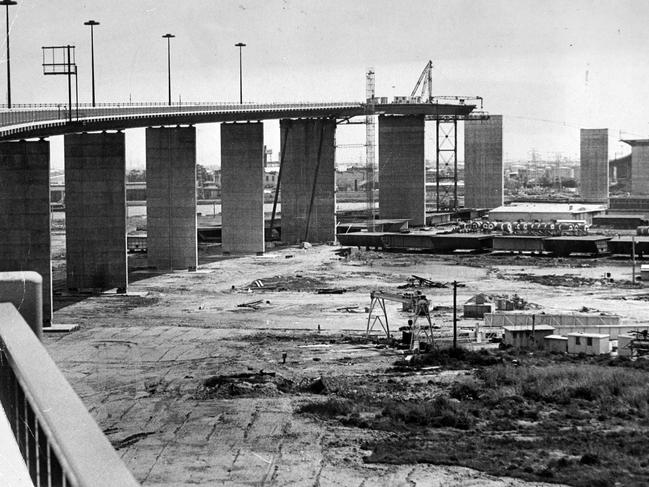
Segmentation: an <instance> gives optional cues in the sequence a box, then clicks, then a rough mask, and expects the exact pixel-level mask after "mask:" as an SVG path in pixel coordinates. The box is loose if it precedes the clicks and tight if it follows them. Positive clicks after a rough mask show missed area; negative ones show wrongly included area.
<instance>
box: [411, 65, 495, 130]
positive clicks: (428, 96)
mask: <svg viewBox="0 0 649 487" xmlns="http://www.w3.org/2000/svg"><path fill="white" fill-rule="evenodd" d="M410 97H411V98H414V97H418V98H419V99H420V100H421V102H422V103H439V102H440V101H444V102H448V101H457V102H458V104H460V105H464V104H465V103H466V102H467V101H469V102H470V103H473V102H479V103H480V109H481V110H482V108H483V103H482V97H481V96H456V95H451V96H448V95H445V96H433V61H428V62H427V63H426V66H424V70H423V71H422V72H421V74H420V75H419V79H418V80H417V84H416V85H415V87H414V88H413V90H412V93H411V94H410ZM486 118H488V117H486ZM481 119H485V118H481Z"/></svg>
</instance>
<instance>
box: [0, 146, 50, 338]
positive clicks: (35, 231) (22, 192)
mask: <svg viewBox="0 0 649 487" xmlns="http://www.w3.org/2000/svg"><path fill="white" fill-rule="evenodd" d="M0 236H1V237H0V272H8V271H35V272H38V273H39V274H40V275H41V277H42V278H43V323H44V324H45V325H46V326H47V325H49V323H50V322H51V320H52V264H51V260H50V254H51V246H50V143H49V142H47V141H45V140H40V141H38V142H25V141H21V142H4V143H1V144H0Z"/></svg>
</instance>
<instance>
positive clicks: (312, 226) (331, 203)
mask: <svg viewBox="0 0 649 487" xmlns="http://www.w3.org/2000/svg"><path fill="white" fill-rule="evenodd" d="M335 136H336V121H335V120H330V119H305V120H288V119H285V120H280V140H281V151H282V165H283V167H282V181H281V186H280V190H281V196H282V241H284V242H287V243H298V242H302V241H308V242H327V241H333V240H335V238H336V215H335V212H336V194H335V185H336V184H335V171H336V170H335Z"/></svg>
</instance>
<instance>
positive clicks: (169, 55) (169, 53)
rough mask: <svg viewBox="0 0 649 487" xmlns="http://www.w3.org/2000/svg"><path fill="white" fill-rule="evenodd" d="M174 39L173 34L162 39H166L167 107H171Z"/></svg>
mask: <svg viewBox="0 0 649 487" xmlns="http://www.w3.org/2000/svg"><path fill="white" fill-rule="evenodd" d="M174 37H176V36H175V35H173V34H165V35H163V36H162V38H163V39H167V78H168V84H169V106H171V39H172V38H174Z"/></svg>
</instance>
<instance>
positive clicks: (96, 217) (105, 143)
mask: <svg viewBox="0 0 649 487" xmlns="http://www.w3.org/2000/svg"><path fill="white" fill-rule="evenodd" d="M64 145H65V189H66V196H65V200H66V202H65V203H66V204H65V221H66V225H65V227H66V230H65V232H66V247H67V257H66V267H67V285H68V288H70V289H75V290H85V289H110V288H117V289H118V292H126V288H127V285H128V272H127V270H128V268H127V261H126V231H125V230H126V152H125V140H124V133H123V132H116V133H106V132H102V133H82V134H71V135H66V136H65V138H64Z"/></svg>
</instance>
